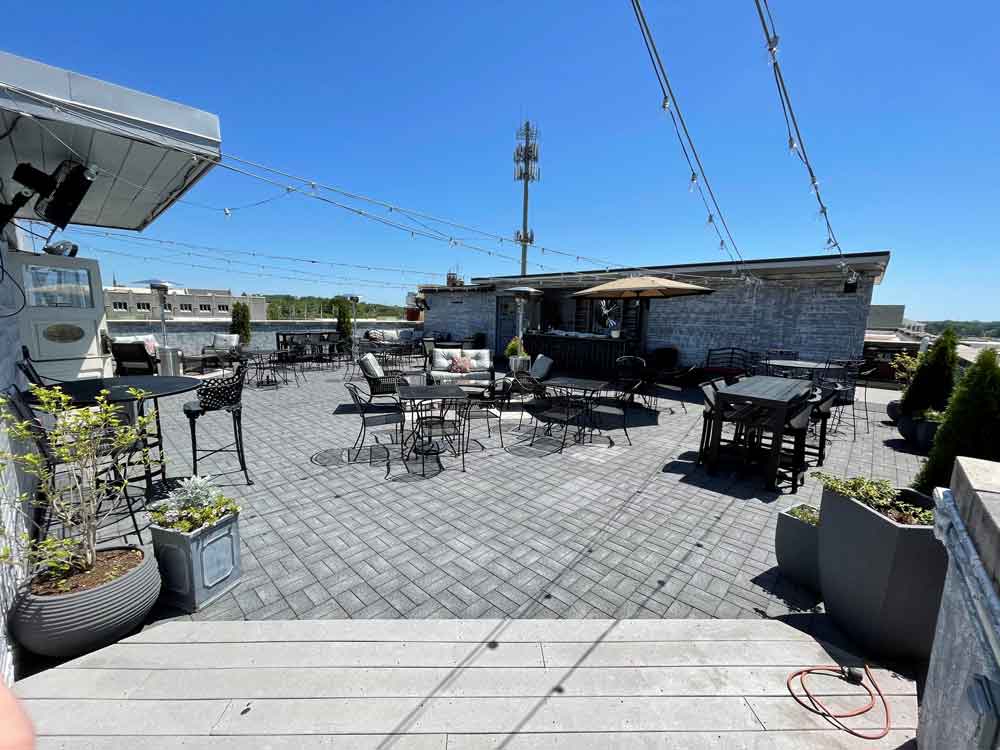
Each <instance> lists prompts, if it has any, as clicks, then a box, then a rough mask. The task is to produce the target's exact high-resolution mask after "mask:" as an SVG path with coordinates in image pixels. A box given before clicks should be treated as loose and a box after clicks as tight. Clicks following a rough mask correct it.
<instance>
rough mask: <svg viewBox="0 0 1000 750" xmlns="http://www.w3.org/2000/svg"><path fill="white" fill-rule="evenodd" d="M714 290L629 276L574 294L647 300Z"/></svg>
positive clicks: (686, 295)
mask: <svg viewBox="0 0 1000 750" xmlns="http://www.w3.org/2000/svg"><path fill="white" fill-rule="evenodd" d="M714 291H715V290H714V289H709V288H708V287H704V286H698V285H697V284H688V283H685V282H683V281H675V280H673V279H663V278H660V277H659V276H629V277H626V278H624V279H615V280H614V281H608V282H606V283H604V284H598V285H597V286H592V287H590V288H589V289H583V290H581V291H579V292H574V293H573V296H574V297H594V298H596V299H646V298H655V297H688V296H691V295H695V294H711V293H712V292H714Z"/></svg>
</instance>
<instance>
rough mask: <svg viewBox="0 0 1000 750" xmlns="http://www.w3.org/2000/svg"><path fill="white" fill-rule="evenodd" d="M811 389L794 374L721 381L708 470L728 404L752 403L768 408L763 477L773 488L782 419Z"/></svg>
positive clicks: (715, 457) (712, 466) (715, 458)
mask: <svg viewBox="0 0 1000 750" xmlns="http://www.w3.org/2000/svg"><path fill="white" fill-rule="evenodd" d="M811 392H812V382H811V381H808V380H798V379H794V378H779V377H774V376H771V375H752V376H750V377H747V378H743V379H742V380H740V381H738V382H736V383H733V384H732V385H724V386H722V387H720V388H719V389H718V391H717V392H716V400H717V402H718V403H717V407H716V409H715V417H714V419H715V425H714V427H713V430H712V444H711V446H710V448H709V452H708V470H709V472H714V471H715V469H716V467H717V466H718V461H719V444H720V441H721V436H722V416H723V413H724V412H725V411H726V407H727V406H737V405H741V404H753V405H754V406H756V407H758V408H760V409H762V410H764V411H766V412H767V417H766V419H765V424H766V426H767V427H768V428H769V429H770V430H771V431H772V432H773V437H772V439H771V449H770V451H769V455H768V460H767V468H766V470H765V474H764V481H765V484H766V486H767V488H768V489H774V487H775V483H776V481H777V478H778V466H779V463H780V461H781V441H782V437H783V435H784V427H785V422H786V421H787V420H788V415H789V413H790V412H791V411H792V410H793V409H794V408H795V407H797V406H798V405H800V404H801V403H802V401H803V400H804V399H805V398H807V397H808V396H809V394H810V393H811Z"/></svg>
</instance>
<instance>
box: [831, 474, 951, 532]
mask: <svg viewBox="0 0 1000 750" xmlns="http://www.w3.org/2000/svg"><path fill="white" fill-rule="evenodd" d="M812 476H813V477H815V478H816V479H818V480H819V481H820V484H822V485H823V486H824V487H825V488H826V489H828V490H831V491H832V492H836V493H838V494H840V495H843V496H844V497H849V498H852V499H854V500H857V501H858V502H859V503H862V504H863V505H867V506H868V507H869V508H871V509H872V510H875V511H878V512H879V513H881V514H882V515H883V516H886V517H887V518H891V519H892V520H893V521H896V522H897V523H903V524H907V525H911V526H929V525H930V524H932V523H934V511H932V510H929V509H927V508H921V507H920V506H917V505H914V504H913V503H908V502H906V501H905V500H903V499H902V497H901V496H900V493H899V490H897V489H896V488H895V487H893V486H892V482H889V481H887V480H885V479H868V478H867V477H852V478H850V479H842V478H841V477H835V476H833V475H832V474H826V473H824V472H822V471H815V472H813V473H812Z"/></svg>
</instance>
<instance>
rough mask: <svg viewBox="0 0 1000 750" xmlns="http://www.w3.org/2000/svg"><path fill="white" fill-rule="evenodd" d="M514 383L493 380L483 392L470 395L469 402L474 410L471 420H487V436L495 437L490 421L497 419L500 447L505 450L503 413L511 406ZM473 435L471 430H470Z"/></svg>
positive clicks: (470, 415)
mask: <svg viewBox="0 0 1000 750" xmlns="http://www.w3.org/2000/svg"><path fill="white" fill-rule="evenodd" d="M513 387H514V381H513V380H510V379H507V378H500V379H498V380H493V381H491V382H490V383H489V385H488V386H487V387H486V388H484V389H483V390H482V391H480V392H477V393H469V402H470V404H471V405H472V408H471V410H470V412H469V418H470V419H475V418H477V417H481V418H482V419H485V420H486V435H487V437H493V432H492V430H491V429H490V420H491V419H496V421H497V432H499V433H500V447H501V448H503V447H504V444H503V413H504V412H505V411H507V409H508V407H509V406H510V397H511V394H512V392H513ZM470 433H471V429H470Z"/></svg>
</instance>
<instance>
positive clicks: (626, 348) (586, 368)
mask: <svg viewBox="0 0 1000 750" xmlns="http://www.w3.org/2000/svg"><path fill="white" fill-rule="evenodd" d="M524 346H525V349H527V351H528V353H529V354H531V356H532V357H534V356H535V355H537V354H544V355H546V356H548V357H552V359H553V360H555V365H554V366H553V369H554V371H555V372H560V373H568V374H574V375H597V376H601V377H612V376H614V374H615V361H616V360H617V359H618V358H619V357H624V356H626V355H629V354H636V353H637V350H638V343H637V342H636V341H633V340H632V339H613V338H604V337H584V336H553V335H551V334H545V333H526V334H524Z"/></svg>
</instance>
